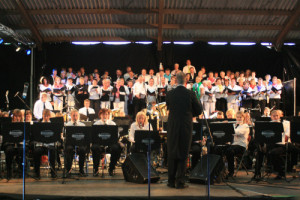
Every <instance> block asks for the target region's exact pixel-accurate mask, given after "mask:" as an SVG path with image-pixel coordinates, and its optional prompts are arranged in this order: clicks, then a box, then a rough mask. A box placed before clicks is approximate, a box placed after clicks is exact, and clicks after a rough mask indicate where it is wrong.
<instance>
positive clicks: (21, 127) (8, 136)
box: [2, 122, 30, 175]
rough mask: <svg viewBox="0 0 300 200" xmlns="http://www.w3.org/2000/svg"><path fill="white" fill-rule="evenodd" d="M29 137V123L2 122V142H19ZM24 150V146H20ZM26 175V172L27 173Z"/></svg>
mask: <svg viewBox="0 0 300 200" xmlns="http://www.w3.org/2000/svg"><path fill="white" fill-rule="evenodd" d="M24 133H25V141H28V140H29V139H30V134H29V133H30V123H29V122H28V123H27V122H26V123H24V122H14V123H12V122H6V123H3V124H2V134H3V144H4V143H5V142H9V143H14V144H17V143H20V142H24ZM21 149H22V151H24V148H23V147H22V148H21ZM27 175H28V174H27Z"/></svg>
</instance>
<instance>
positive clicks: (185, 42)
mask: <svg viewBox="0 0 300 200" xmlns="http://www.w3.org/2000/svg"><path fill="white" fill-rule="evenodd" d="M174 44H179V45H191V44H194V42H189V41H177V42H174Z"/></svg>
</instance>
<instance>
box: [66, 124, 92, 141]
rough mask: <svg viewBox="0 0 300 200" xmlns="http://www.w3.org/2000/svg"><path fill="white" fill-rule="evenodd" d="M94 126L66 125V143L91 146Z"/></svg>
mask: <svg viewBox="0 0 300 200" xmlns="http://www.w3.org/2000/svg"><path fill="white" fill-rule="evenodd" d="M91 132H92V127H86V126H66V145H72V146H89V144H90V142H91Z"/></svg>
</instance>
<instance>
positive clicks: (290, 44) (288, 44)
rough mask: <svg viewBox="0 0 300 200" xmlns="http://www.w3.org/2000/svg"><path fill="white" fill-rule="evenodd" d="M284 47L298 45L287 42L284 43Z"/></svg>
mask: <svg viewBox="0 0 300 200" xmlns="http://www.w3.org/2000/svg"><path fill="white" fill-rule="evenodd" d="M283 45H285V46H295V45H296V43H293V42H287V43H283Z"/></svg>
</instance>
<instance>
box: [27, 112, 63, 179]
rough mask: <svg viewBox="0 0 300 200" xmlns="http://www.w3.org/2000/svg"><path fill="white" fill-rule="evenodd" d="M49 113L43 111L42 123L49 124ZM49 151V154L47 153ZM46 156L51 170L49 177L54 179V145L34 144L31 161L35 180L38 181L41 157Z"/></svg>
mask: <svg viewBox="0 0 300 200" xmlns="http://www.w3.org/2000/svg"><path fill="white" fill-rule="evenodd" d="M50 117H51V111H50V110H48V109H45V110H43V118H42V121H41V122H42V123H50ZM48 151H49V153H48ZM42 155H48V156H49V157H48V159H49V161H50V169H51V177H52V178H56V177H57V175H56V172H55V155H56V149H55V145H54V143H47V144H46V143H41V142H35V148H34V150H33V159H34V172H35V178H36V179H40V178H41V175H40V166H41V156H42Z"/></svg>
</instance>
